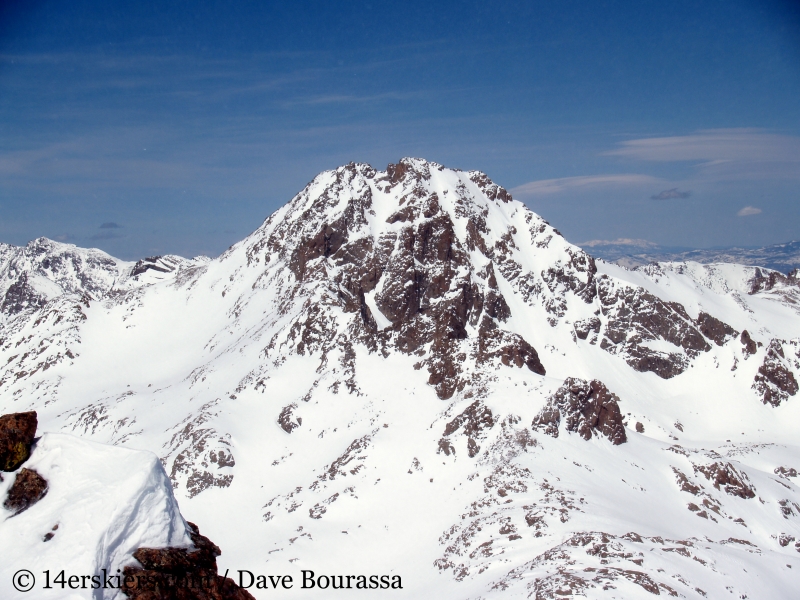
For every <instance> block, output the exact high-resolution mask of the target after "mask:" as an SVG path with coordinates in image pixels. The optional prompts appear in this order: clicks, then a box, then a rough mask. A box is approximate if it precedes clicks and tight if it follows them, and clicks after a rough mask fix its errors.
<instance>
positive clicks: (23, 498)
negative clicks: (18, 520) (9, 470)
mask: <svg viewBox="0 0 800 600" xmlns="http://www.w3.org/2000/svg"><path fill="white" fill-rule="evenodd" d="M45 494H47V481H46V480H45V478H44V477H42V476H41V475H39V474H38V473H37V472H36V471H34V470H33V469H22V470H21V471H20V472H19V473H17V477H16V479H15V480H14V483H13V484H12V485H11V487H10V488H9V489H8V495H7V496H6V499H5V501H4V502H3V507H4V508H7V509H8V510H10V511H13V514H14V515H18V514H19V513H21V512H23V511H25V510H28V509H29V508H30V507H31V506H33V505H34V504H36V503H37V502H38V501H39V500H41V499H42V498H44V496H45ZM12 516H13V515H12Z"/></svg>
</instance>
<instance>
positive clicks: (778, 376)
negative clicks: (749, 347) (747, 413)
mask: <svg viewBox="0 0 800 600" xmlns="http://www.w3.org/2000/svg"><path fill="white" fill-rule="evenodd" d="M784 344H786V346H788V348H789V349H790V350H791V351H792V353H790V354H788V355H787V352H785V351H784ZM798 345H800V344H798V343H797V340H792V341H791V342H785V341H782V340H772V341H771V342H770V343H769V346H768V347H767V352H766V354H765V356H764V362H763V363H762V364H761V366H760V367H759V368H758V373H756V377H755V379H754V381H753V385H752V388H753V389H754V390H755V391H756V393H758V395H759V396H761V401H762V402H763V403H764V404H770V405H772V406H779V405H780V403H781V402H785V401H786V400H788V399H789V397H790V396H794V395H795V394H796V393H797V390H798V385H797V379H795V376H794V372H793V367H794V368H797V367H798V366H800V352H798V350H797V346H798ZM792 354H794V356H792Z"/></svg>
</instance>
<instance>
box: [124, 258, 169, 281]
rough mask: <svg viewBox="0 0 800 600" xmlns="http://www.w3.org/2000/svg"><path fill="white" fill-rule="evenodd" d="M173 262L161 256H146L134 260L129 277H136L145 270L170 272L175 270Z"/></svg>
mask: <svg viewBox="0 0 800 600" xmlns="http://www.w3.org/2000/svg"><path fill="white" fill-rule="evenodd" d="M175 267H176V265H175V263H174V262H173V261H169V259H168V258H167V259H165V258H164V257H163V256H148V257H147V258H143V259H142V260H139V261H137V262H136V264H135V265H133V268H132V269H131V277H136V276H137V275H141V274H142V273H146V272H147V271H157V272H159V273H171V272H172V271H174V270H175Z"/></svg>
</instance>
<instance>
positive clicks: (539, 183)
mask: <svg viewBox="0 0 800 600" xmlns="http://www.w3.org/2000/svg"><path fill="white" fill-rule="evenodd" d="M654 183H663V181H662V180H661V179H659V178H658V177H652V176H650V175H640V174H637V173H622V174H616V175H582V176H579V177H562V178H560V179H539V180H536V181H530V182H528V183H523V184H522V185H519V186H517V187H515V188H512V189H511V193H512V194H513V195H515V196H523V197H525V196H527V197H531V196H546V195H550V194H558V193H560V192H564V191H567V190H573V189H592V188H598V187H627V186H644V185H652V184H654Z"/></svg>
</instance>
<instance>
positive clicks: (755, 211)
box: [736, 206, 761, 217]
mask: <svg viewBox="0 0 800 600" xmlns="http://www.w3.org/2000/svg"><path fill="white" fill-rule="evenodd" d="M760 214H761V209H760V208H756V207H755V206H745V207H744V208H743V209H741V210H740V211H739V212H737V213H736V216H737V217H752V216H753V215H760Z"/></svg>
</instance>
